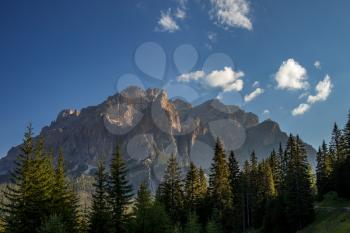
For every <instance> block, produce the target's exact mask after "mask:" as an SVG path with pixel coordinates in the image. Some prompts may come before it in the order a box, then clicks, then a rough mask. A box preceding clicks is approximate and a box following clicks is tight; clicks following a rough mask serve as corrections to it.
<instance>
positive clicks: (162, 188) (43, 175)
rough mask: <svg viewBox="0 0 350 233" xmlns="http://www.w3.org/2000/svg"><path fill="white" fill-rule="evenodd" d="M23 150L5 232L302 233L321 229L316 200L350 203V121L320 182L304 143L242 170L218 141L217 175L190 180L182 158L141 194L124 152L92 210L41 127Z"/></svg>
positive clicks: (100, 182) (337, 134)
mask: <svg viewBox="0 0 350 233" xmlns="http://www.w3.org/2000/svg"><path fill="white" fill-rule="evenodd" d="M21 149H22V150H21V154H20V155H19V156H18V158H17V159H16V169H15V170H14V172H13V173H12V176H11V177H12V182H11V183H10V184H9V185H8V187H7V189H6V190H5V192H4V200H3V201H2V203H1V208H0V211H1V223H2V224H1V225H2V229H1V231H2V232H4V233H49V232H50V233H56V232H57V233H68V232H72V233H75V232H76V233H155V232H157V233H241V232H248V231H249V230H251V229H258V230H259V231H261V232H266V233H273V232H276V233H282V232H283V233H294V232H296V231H298V230H300V229H302V228H303V227H305V226H306V225H307V224H309V223H310V222H312V221H313V219H314V206H313V202H314V200H315V197H317V198H319V199H322V196H323V195H324V194H325V193H327V192H329V191H337V192H338V193H339V195H340V196H342V197H350V190H349V189H350V188H349V187H350V185H349V184H347V182H350V169H348V168H349V167H350V157H349V156H348V155H349V154H350V153H349V152H350V115H349V121H348V123H347V125H346V127H345V129H344V130H340V129H339V128H338V126H337V125H335V126H334V130H333V133H332V139H331V142H330V143H329V145H326V143H323V145H322V147H321V148H320V149H319V151H318V154H317V169H316V177H317V182H315V179H314V175H313V172H312V168H311V166H310V164H309V162H308V158H307V153H306V150H305V147H304V143H303V141H302V140H301V139H300V138H299V136H293V135H290V136H289V138H288V141H287V143H286V145H282V144H280V146H279V149H278V150H276V151H275V150H273V151H272V152H271V154H270V155H269V156H268V158H266V159H264V160H261V161H259V160H258V158H257V156H256V154H255V152H254V151H252V153H251V155H250V159H249V160H247V161H245V162H244V163H243V165H242V166H240V165H239V163H238V160H237V158H236V155H235V153H234V151H229V152H226V151H225V150H224V145H223V144H222V142H221V141H220V139H217V140H216V143H215V147H214V151H213V154H214V156H213V160H212V164H211V168H210V170H209V171H208V172H207V173H208V175H207V174H206V172H205V171H204V170H203V169H202V168H199V167H196V165H195V164H194V163H190V164H189V166H188V167H187V168H186V170H187V171H186V172H185V174H184V172H182V171H181V168H180V166H179V164H178V161H177V158H176V157H175V156H174V155H172V156H171V157H170V158H169V160H168V161H167V167H166V170H165V173H164V177H163V179H162V182H161V184H160V185H159V187H158V189H157V192H156V194H155V195H153V194H152V193H151V192H150V191H149V189H148V184H147V181H145V182H143V183H142V184H141V185H140V187H138V190H137V192H136V193H134V191H133V188H132V187H131V185H130V184H129V181H128V171H127V166H126V164H125V161H124V160H123V156H122V154H121V153H120V150H119V148H118V146H116V148H115V150H114V153H113V157H112V160H111V163H110V167H109V169H107V168H106V164H105V162H104V161H99V162H98V166H97V172H96V175H95V183H94V192H93V194H92V204H91V207H90V208H88V209H82V208H81V207H79V205H78V198H77V194H76V193H75V192H74V191H73V189H72V187H71V186H70V185H69V184H68V182H67V179H66V175H65V173H64V161H63V153H62V152H59V154H58V159H57V161H54V155H53V152H52V151H46V150H45V149H44V139H39V140H38V142H37V143H34V142H33V138H32V129H31V127H29V128H28V129H27V131H26V133H25V136H24V141H23V144H22V148H21ZM107 170H108V171H107Z"/></svg>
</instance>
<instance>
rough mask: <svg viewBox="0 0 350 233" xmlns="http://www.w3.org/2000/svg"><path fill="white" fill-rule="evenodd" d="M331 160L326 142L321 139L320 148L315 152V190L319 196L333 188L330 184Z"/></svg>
mask: <svg viewBox="0 0 350 233" xmlns="http://www.w3.org/2000/svg"><path fill="white" fill-rule="evenodd" d="M332 173H333V161H332V158H331V154H330V153H329V151H328V148H327V145H326V143H325V142H324V141H323V143H322V148H319V150H318V152H317V168H316V177H317V190H318V195H319V198H322V197H323V195H324V194H326V193H327V192H329V191H331V190H333V184H332Z"/></svg>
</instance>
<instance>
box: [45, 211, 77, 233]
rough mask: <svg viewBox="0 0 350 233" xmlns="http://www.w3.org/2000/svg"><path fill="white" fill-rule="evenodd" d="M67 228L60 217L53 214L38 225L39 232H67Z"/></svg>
mask: <svg viewBox="0 0 350 233" xmlns="http://www.w3.org/2000/svg"><path fill="white" fill-rule="evenodd" d="M68 229H69V228H68V227H67V225H66V224H65V223H64V221H63V219H62V217H61V216H59V215H56V214H53V215H50V216H49V217H48V219H47V220H46V221H44V222H43V224H42V225H41V226H40V229H39V233H68V232H70V231H69V230H68Z"/></svg>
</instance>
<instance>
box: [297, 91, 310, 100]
mask: <svg viewBox="0 0 350 233" xmlns="http://www.w3.org/2000/svg"><path fill="white" fill-rule="evenodd" d="M308 95H309V93H308V92H304V93H302V94H300V95H299V97H298V99H303V98H305V97H306V96H308Z"/></svg>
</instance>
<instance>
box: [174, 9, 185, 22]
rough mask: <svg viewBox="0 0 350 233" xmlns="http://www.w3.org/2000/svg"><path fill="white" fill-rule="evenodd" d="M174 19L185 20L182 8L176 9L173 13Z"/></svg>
mask: <svg viewBox="0 0 350 233" xmlns="http://www.w3.org/2000/svg"><path fill="white" fill-rule="evenodd" d="M175 17H176V18H178V19H185V18H186V11H185V10H184V9H182V8H179V7H178V8H177V9H176V12H175Z"/></svg>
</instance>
